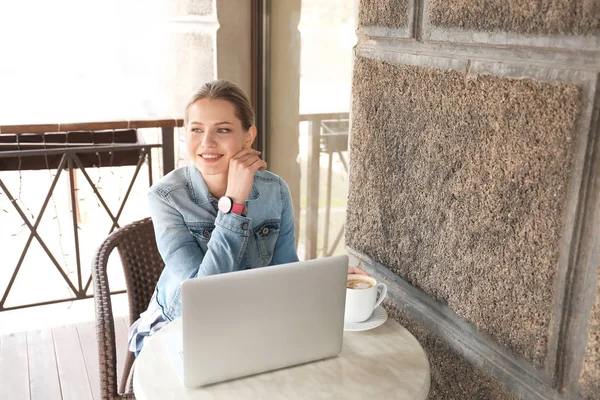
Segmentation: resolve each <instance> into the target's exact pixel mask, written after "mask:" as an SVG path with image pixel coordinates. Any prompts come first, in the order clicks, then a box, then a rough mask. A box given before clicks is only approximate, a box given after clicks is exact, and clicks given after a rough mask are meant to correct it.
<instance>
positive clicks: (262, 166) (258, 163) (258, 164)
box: [249, 158, 267, 172]
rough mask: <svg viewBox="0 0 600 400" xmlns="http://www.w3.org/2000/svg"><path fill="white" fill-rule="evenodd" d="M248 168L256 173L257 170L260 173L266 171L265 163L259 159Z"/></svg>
mask: <svg viewBox="0 0 600 400" xmlns="http://www.w3.org/2000/svg"><path fill="white" fill-rule="evenodd" d="M249 167H250V168H252V169H253V170H254V172H256V171H258V170H261V171H262V170H265V169H267V163H266V162H264V161H263V160H261V159H260V158H259V159H257V160H256V161H254V162H253V163H252V164H250V165H249Z"/></svg>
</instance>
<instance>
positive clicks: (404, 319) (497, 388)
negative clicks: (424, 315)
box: [383, 302, 518, 400]
mask: <svg viewBox="0 0 600 400" xmlns="http://www.w3.org/2000/svg"><path fill="white" fill-rule="evenodd" d="M383 305H384V307H385V309H386V310H387V312H388V317H389V318H392V319H393V320H394V321H396V322H398V323H399V324H400V325H402V326H403V327H405V328H406V329H408V331H409V332H410V333H412V335H413V336H414V337H415V338H417V340H418V341H419V343H420V344H421V346H423V349H424V350H425V352H426V353H427V356H428V358H429V364H430V366H431V387H430V389H429V398H430V399H486V400H516V399H518V397H516V396H514V395H512V394H511V393H510V392H509V391H508V390H507V389H506V388H505V387H504V386H503V385H502V384H501V383H499V382H497V381H496V380H495V379H494V378H493V377H492V376H490V375H489V374H486V373H485V372H484V371H482V370H481V369H480V368H477V367H475V366H473V365H472V364H471V363H469V362H468V361H467V360H465V359H464V357H463V356H462V355H461V354H459V353H457V352H456V351H454V350H452V349H451V348H450V347H449V346H448V345H447V344H446V343H444V340H443V339H442V338H440V337H437V336H436V335H434V334H432V333H431V332H429V330H428V329H427V328H426V327H425V326H423V325H422V324H420V323H418V322H415V321H414V320H413V319H411V318H410V317H408V316H407V315H406V314H405V313H403V312H402V310H400V309H399V308H398V307H395V306H394V305H393V304H390V303H389V302H384V303H383Z"/></svg>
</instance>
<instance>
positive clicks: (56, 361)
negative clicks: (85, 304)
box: [0, 317, 128, 400]
mask: <svg viewBox="0 0 600 400" xmlns="http://www.w3.org/2000/svg"><path fill="white" fill-rule="evenodd" d="M127 328H128V323H127V320H126V318H125V317H119V318H116V319H115V331H116V341H117V349H118V352H117V369H118V371H119V376H121V370H122V367H123V360H124V359H125V354H126V351H127ZM98 382H99V377H98V352H97V342H96V328H95V324H94V322H93V321H90V322H85V323H81V324H77V325H67V326H60V327H55V328H51V329H50V328H48V329H42V330H36V331H30V332H22V333H13V334H9V335H4V336H2V337H1V338H0V399H11V400H18V399H43V400H56V399H64V400H70V399H77V400H88V399H93V400H96V399H100V386H99V383H98Z"/></svg>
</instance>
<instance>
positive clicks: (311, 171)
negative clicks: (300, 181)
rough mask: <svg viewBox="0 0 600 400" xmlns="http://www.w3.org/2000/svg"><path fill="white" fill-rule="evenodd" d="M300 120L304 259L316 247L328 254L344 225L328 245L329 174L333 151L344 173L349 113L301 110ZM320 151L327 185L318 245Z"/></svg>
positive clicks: (330, 253) (338, 238)
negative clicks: (304, 137) (304, 140)
mask: <svg viewBox="0 0 600 400" xmlns="http://www.w3.org/2000/svg"><path fill="white" fill-rule="evenodd" d="M300 122H308V141H309V145H308V155H307V170H308V173H307V174H308V177H307V187H306V195H307V210H306V232H305V254H304V258H305V259H306V260H309V259H313V258H316V257H317V255H318V252H319V250H321V254H322V255H323V256H324V257H327V256H331V255H333V253H334V252H335V250H336V248H337V247H338V245H339V243H340V241H341V239H342V238H343V235H344V226H343V225H342V227H341V228H339V229H338V232H337V234H336V236H335V239H334V240H333V243H332V244H331V245H329V229H330V225H331V199H332V176H333V154H334V153H336V154H337V155H338V157H339V159H340V161H341V163H342V165H343V167H344V170H345V171H346V174H347V173H348V162H347V161H346V156H345V155H344V153H345V152H347V150H348V132H349V114H348V113H329V114H304V115H300ZM321 154H327V155H328V166H327V185H326V199H325V221H324V232H323V242H322V247H321V248H320V249H319V243H318V238H319V236H318V234H319V191H320V190H319V186H320V174H321V165H320V157H321Z"/></svg>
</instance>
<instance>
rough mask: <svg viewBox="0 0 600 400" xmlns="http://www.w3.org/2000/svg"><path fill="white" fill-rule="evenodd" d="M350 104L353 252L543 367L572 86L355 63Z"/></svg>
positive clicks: (574, 110)
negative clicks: (406, 282)
mask: <svg viewBox="0 0 600 400" xmlns="http://www.w3.org/2000/svg"><path fill="white" fill-rule="evenodd" d="M353 98H354V107H353V109H352V112H353V128H352V133H351V151H352V170H351V178H350V179H351V187H352V188H360V189H359V190H351V191H350V195H349V203H348V217H347V222H348V228H347V232H346V242H347V243H348V244H349V245H350V247H352V248H355V249H357V250H359V251H362V252H363V253H365V254H369V255H371V256H373V257H374V258H375V259H377V261H379V262H381V263H382V264H384V265H387V266H389V267H390V268H391V269H392V270H393V271H394V272H396V273H397V274H398V275H400V276H401V277H403V278H405V279H406V280H407V281H409V282H410V283H412V284H413V285H415V286H417V287H419V288H422V289H423V290H425V291H426V292H427V293H430V294H431V295H432V296H434V297H436V298H437V299H438V300H440V301H443V302H446V303H448V305H449V306H450V307H451V308H452V309H453V310H454V311H455V312H456V313H457V314H458V315H460V316H461V317H463V318H465V319H467V320H468V321H470V322H472V323H473V324H474V325H475V326H477V327H478V328H479V329H480V330H482V331H484V332H486V333H488V334H490V335H491V336H493V337H494V338H495V339H497V340H498V341H499V342H500V343H503V344H505V345H506V346H508V347H509V348H510V349H512V350H513V351H514V352H515V353H516V354H518V355H519V356H521V357H523V358H525V359H527V360H530V361H532V362H533V363H534V364H535V365H536V366H537V367H538V368H541V367H542V363H543V360H544V358H545V356H546V350H547V336H548V325H549V321H550V317H551V307H552V299H553V297H554V293H553V291H554V285H553V281H554V278H555V275H556V268H557V261H558V242H559V236H560V231H561V228H562V225H561V217H562V213H563V211H564V205H565V198H566V193H567V192H566V190H565V189H566V187H567V185H568V179H569V174H570V162H571V158H572V155H573V154H572V149H573V136H574V131H575V122H576V119H577V116H578V114H579V110H580V91H579V89H578V87H577V86H575V85H566V84H559V83H556V84H551V83H545V82H538V81H534V80H532V79H509V78H502V77H495V76H489V75H479V76H473V75H471V76H469V77H467V76H466V75H465V73H464V72H458V71H453V70H441V69H434V68H423V67H415V66H402V65H391V64H388V63H385V62H380V61H374V60H369V59H365V58H361V57H359V58H357V59H356V61H355V77H354V87H353ZM382 177H383V179H381V178H382ZM364 221H369V223H364Z"/></svg>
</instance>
